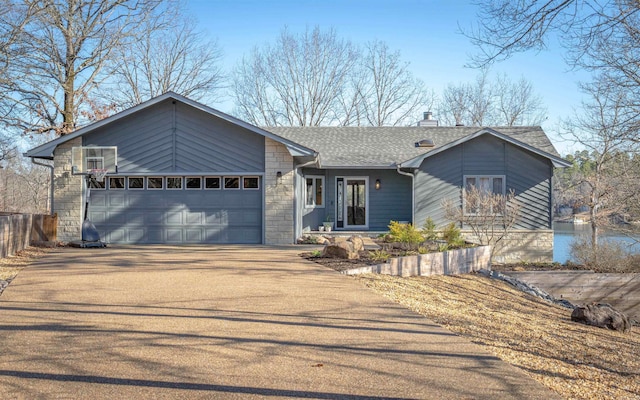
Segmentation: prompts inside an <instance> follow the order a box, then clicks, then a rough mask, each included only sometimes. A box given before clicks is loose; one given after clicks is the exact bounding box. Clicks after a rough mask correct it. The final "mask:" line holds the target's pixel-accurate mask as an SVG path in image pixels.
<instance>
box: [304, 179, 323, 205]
mask: <svg viewBox="0 0 640 400" xmlns="http://www.w3.org/2000/svg"><path fill="white" fill-rule="evenodd" d="M304 193H305V198H304V205H305V207H307V208H313V207H316V208H324V176H311V175H309V176H306V177H305V191H304Z"/></svg>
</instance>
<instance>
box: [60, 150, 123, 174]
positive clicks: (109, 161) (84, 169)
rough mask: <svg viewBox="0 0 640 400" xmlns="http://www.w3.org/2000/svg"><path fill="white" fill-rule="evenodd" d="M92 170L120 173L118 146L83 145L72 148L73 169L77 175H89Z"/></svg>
mask: <svg viewBox="0 0 640 400" xmlns="http://www.w3.org/2000/svg"><path fill="white" fill-rule="evenodd" d="M92 170H106V171H107V173H109V174H116V173H118V148H117V147H116V146H82V147H74V148H73V149H71V171H72V173H73V174H75V175H87V174H90V173H91V171H92Z"/></svg>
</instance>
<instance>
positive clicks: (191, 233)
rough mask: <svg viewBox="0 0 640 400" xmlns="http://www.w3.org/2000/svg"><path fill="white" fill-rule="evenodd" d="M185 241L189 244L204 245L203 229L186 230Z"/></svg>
mask: <svg viewBox="0 0 640 400" xmlns="http://www.w3.org/2000/svg"><path fill="white" fill-rule="evenodd" d="M185 240H186V242H187V243H202V242H203V241H204V237H203V235H202V230H201V229H187V230H185Z"/></svg>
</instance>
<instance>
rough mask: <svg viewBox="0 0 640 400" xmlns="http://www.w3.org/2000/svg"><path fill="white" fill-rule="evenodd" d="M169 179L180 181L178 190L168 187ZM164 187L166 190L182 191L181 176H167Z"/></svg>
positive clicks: (182, 180) (182, 182) (182, 181)
mask: <svg viewBox="0 0 640 400" xmlns="http://www.w3.org/2000/svg"><path fill="white" fill-rule="evenodd" d="M169 179H180V182H181V184H180V187H179V188H174V187H169ZM165 182H166V184H165V187H166V188H167V190H182V189H184V178H183V177H182V176H168V177H167V178H166V179H165Z"/></svg>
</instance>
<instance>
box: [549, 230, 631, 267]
mask: <svg viewBox="0 0 640 400" xmlns="http://www.w3.org/2000/svg"><path fill="white" fill-rule="evenodd" d="M590 234H591V225H589V224H583V225H574V224H566V223H555V224H554V226H553V261H554V262H559V263H562V264H564V263H566V262H567V261H569V260H571V257H570V255H569V248H570V246H571V242H573V239H574V238H575V237H577V236H580V235H590ZM602 237H603V238H605V239H607V240H616V241H621V242H626V243H629V244H630V245H631V247H630V251H632V252H634V253H640V244H637V243H636V244H633V240H632V239H630V238H628V237H626V236H622V235H616V234H613V233H605V234H603V235H602Z"/></svg>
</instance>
